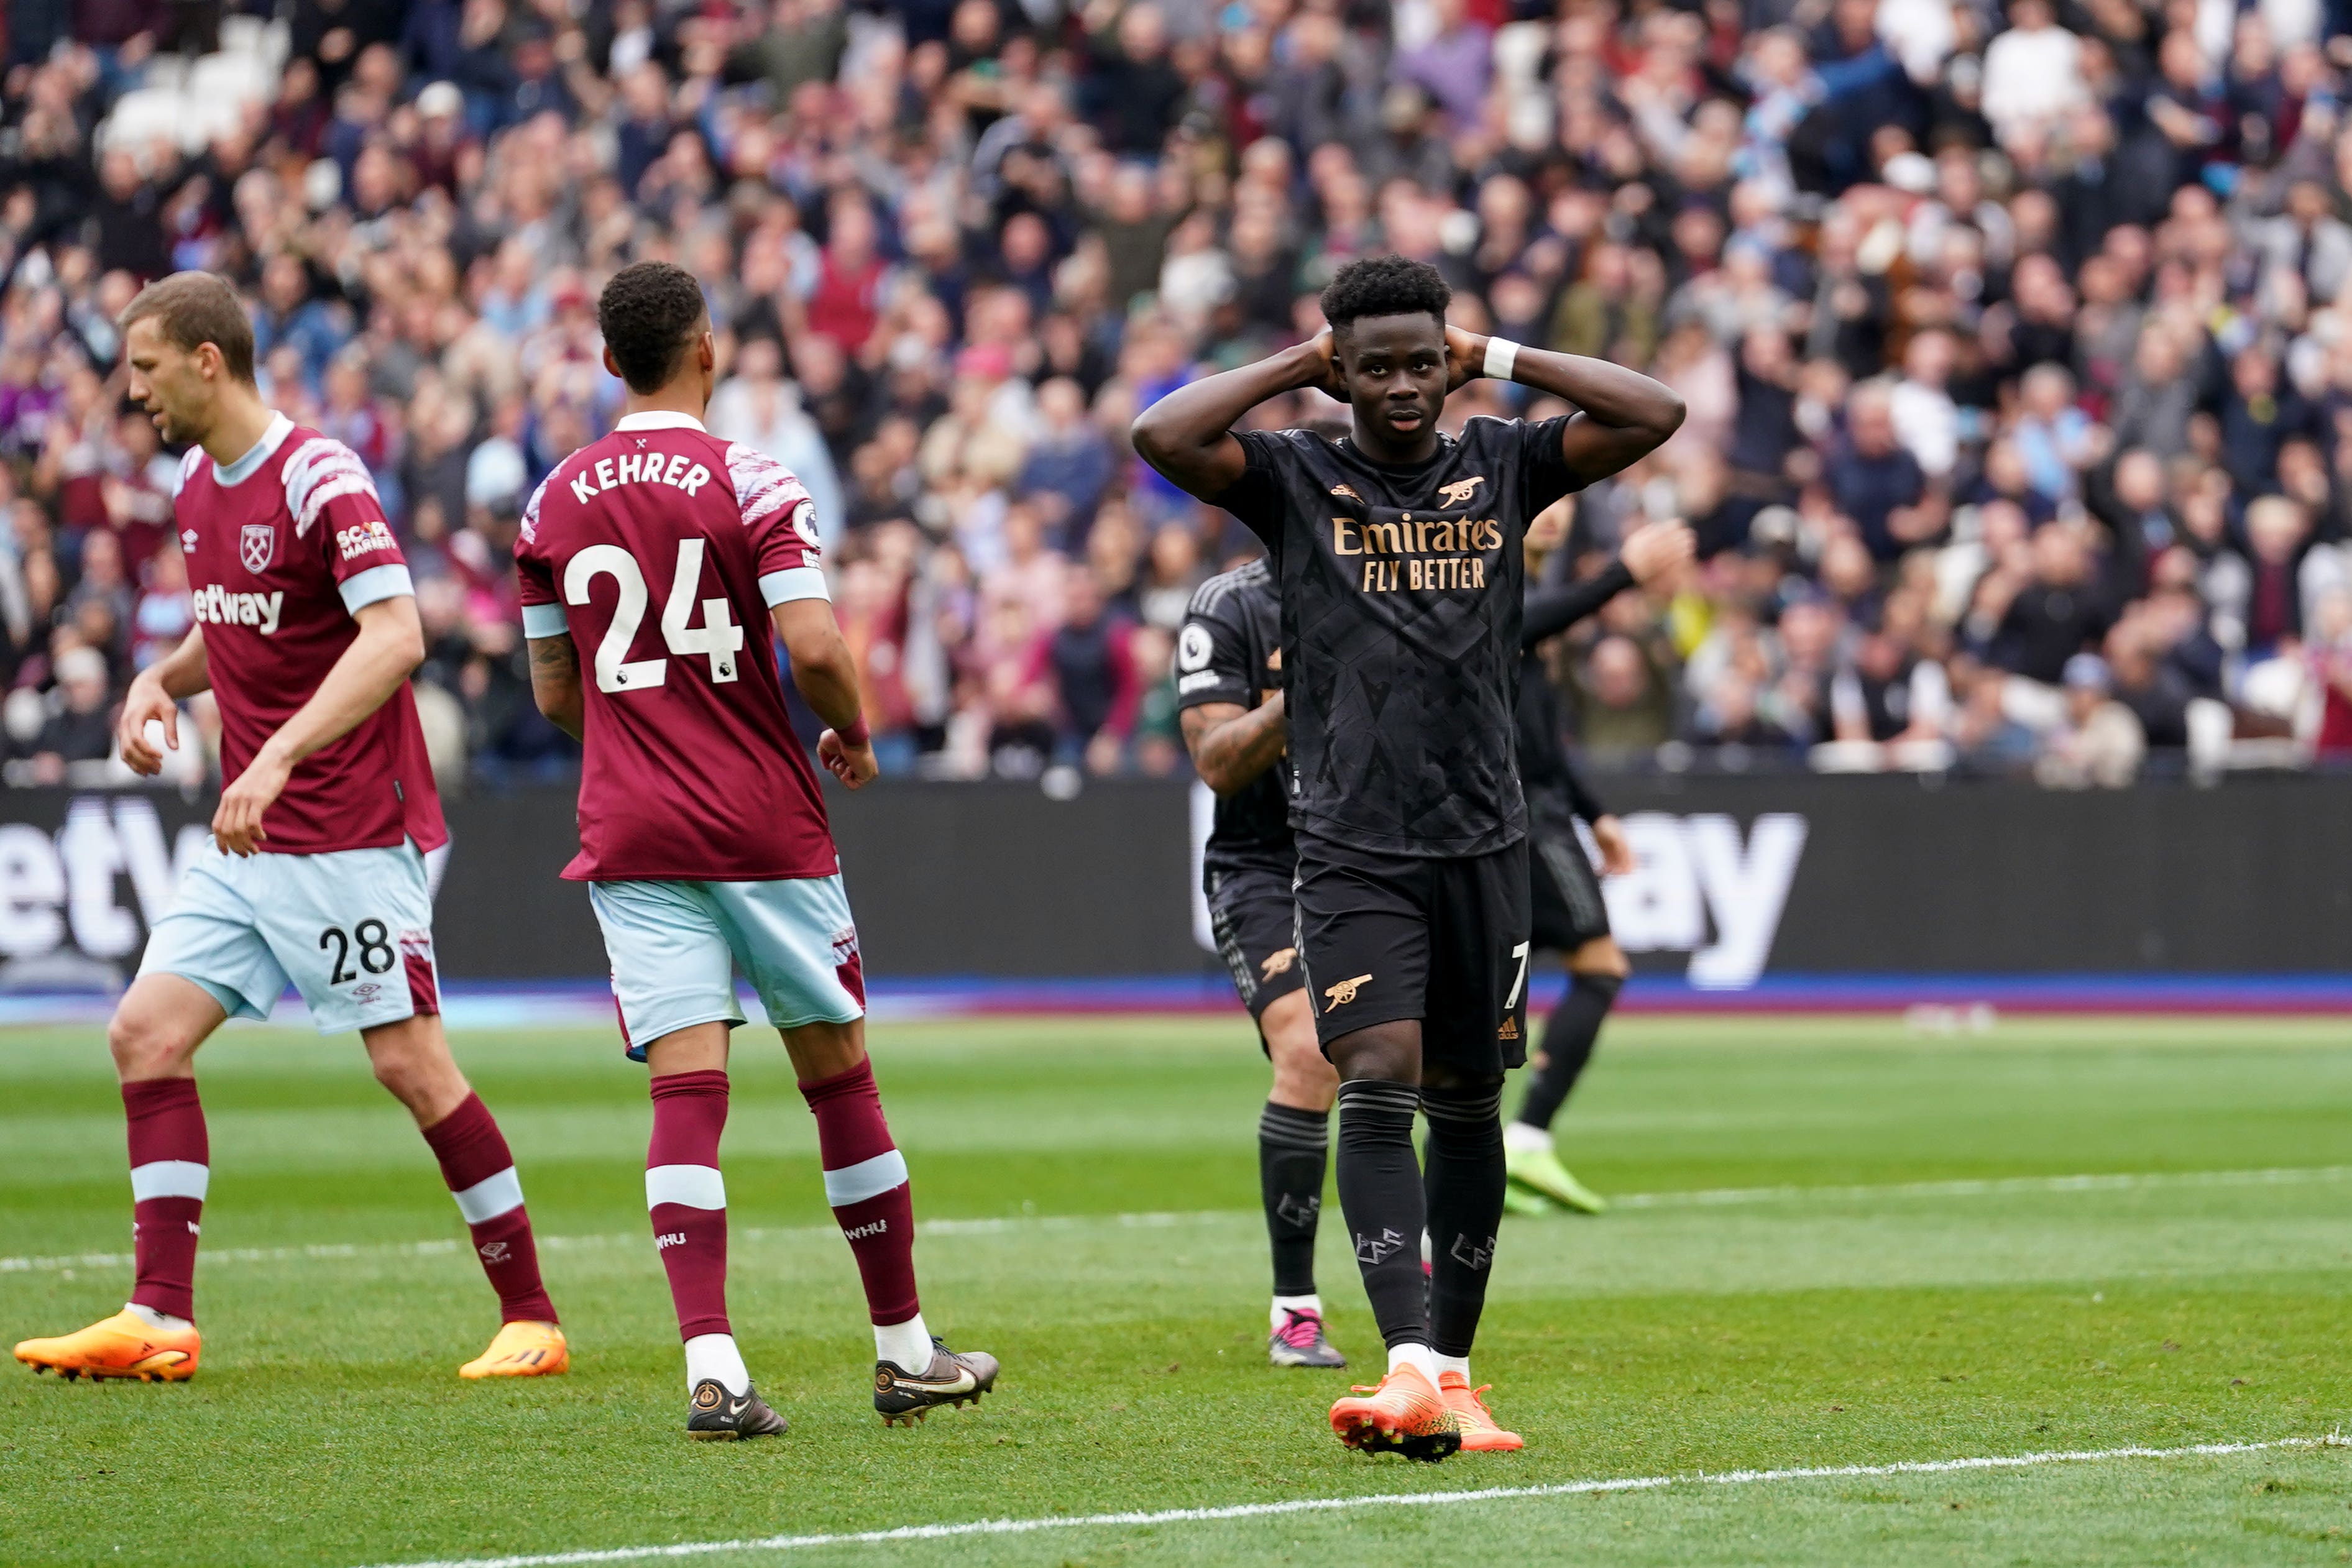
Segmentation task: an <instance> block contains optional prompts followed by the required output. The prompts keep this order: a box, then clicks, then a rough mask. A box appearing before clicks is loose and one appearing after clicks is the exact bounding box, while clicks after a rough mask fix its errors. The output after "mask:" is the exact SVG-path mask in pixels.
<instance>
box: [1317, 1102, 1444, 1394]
mask: <svg viewBox="0 0 2352 1568" xmlns="http://www.w3.org/2000/svg"><path fill="white" fill-rule="evenodd" d="M1420 1103H1421V1091H1420V1090H1418V1089H1416V1088H1414V1087H1413V1086H1412V1084H1410V1083H1396V1082H1390V1081H1389V1080H1387V1079H1380V1078H1359V1079H1356V1080H1354V1081H1352V1082H1347V1083H1342V1084H1340V1085H1339V1211H1340V1213H1342V1214H1343V1215H1345V1216H1346V1217H1347V1220H1348V1232H1349V1241H1350V1243H1351V1244H1352V1245H1353V1246H1354V1247H1355V1249H1356V1266H1357V1268H1358V1270H1360V1271H1361V1273H1362V1274H1363V1276H1364V1294H1365V1295H1367V1296H1369V1297H1370V1298H1371V1302H1372V1321H1373V1322H1377V1323H1379V1324H1380V1327H1381V1340H1382V1341H1383V1342H1385V1343H1387V1345H1388V1347H1389V1348H1390V1349H1391V1350H1393V1349H1395V1348H1396V1347H1397V1346H1398V1345H1401V1344H1427V1343H1429V1303H1428V1301H1427V1299H1426V1296H1425V1292H1424V1291H1423V1280H1422V1274H1421V1232H1422V1228H1423V1223H1424V1221H1425V1220H1426V1218H1427V1214H1426V1211H1425V1209H1424V1208H1423V1199H1422V1193H1421V1166H1420V1163H1419V1162H1418V1161H1417V1160H1416V1159H1415V1158H1414V1157H1413V1150H1412V1113H1413V1108H1414V1107H1415V1106H1417V1105H1418V1104H1420Z"/></svg>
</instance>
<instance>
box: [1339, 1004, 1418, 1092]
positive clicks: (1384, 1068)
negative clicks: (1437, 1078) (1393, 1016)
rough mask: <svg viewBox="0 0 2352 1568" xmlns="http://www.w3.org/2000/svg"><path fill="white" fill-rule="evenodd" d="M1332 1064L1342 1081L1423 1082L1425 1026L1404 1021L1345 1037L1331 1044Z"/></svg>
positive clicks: (1376, 1025) (1382, 1024)
mask: <svg viewBox="0 0 2352 1568" xmlns="http://www.w3.org/2000/svg"><path fill="white" fill-rule="evenodd" d="M1331 1064H1332V1066H1333V1067H1335V1068H1336V1069H1338V1071H1339V1078H1340V1081H1341V1082H1355V1081H1357V1080H1359V1079H1379V1080H1382V1081H1385V1082H1391V1083H1418V1082H1421V1024H1420V1021H1419V1020H1418V1019H1398V1020H1397V1021H1396V1022H1394V1023H1381V1024H1374V1025H1372V1026H1371V1027H1370V1028H1369V1029H1360V1030H1355V1031H1354V1032H1353V1033H1350V1034H1343V1035H1341V1036H1340V1037H1339V1039H1337V1040H1333V1041H1332V1042H1331Z"/></svg>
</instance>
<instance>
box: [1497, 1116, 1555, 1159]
mask: <svg viewBox="0 0 2352 1568" xmlns="http://www.w3.org/2000/svg"><path fill="white" fill-rule="evenodd" d="M1503 1147H1504V1148H1506V1149H1508V1150H1509V1151H1511V1152H1512V1153H1513V1154H1518V1153H1521V1152H1523V1151H1525V1150H1528V1149H1535V1150H1539V1151H1541V1152H1542V1153H1544V1154H1549V1153H1551V1131H1550V1129H1549V1128H1547V1127H1536V1126H1530V1125H1529V1124H1527V1123H1525V1122H1506V1123H1504V1124H1503Z"/></svg>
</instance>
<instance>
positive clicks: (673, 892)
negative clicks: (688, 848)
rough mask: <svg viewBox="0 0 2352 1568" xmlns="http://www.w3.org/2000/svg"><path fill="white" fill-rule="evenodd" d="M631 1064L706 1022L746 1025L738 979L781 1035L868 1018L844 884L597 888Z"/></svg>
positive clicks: (592, 891)
mask: <svg viewBox="0 0 2352 1568" xmlns="http://www.w3.org/2000/svg"><path fill="white" fill-rule="evenodd" d="M588 902H589V903H590V904H592V905H593V907H594V909H595V911H596V924H597V925H601V926H603V927H604V952H605V954H606V956H609V957H610V958H611V959H612V962H613V995H614V997H615V998H618V1000H619V1001H620V1004H621V1032H622V1035H623V1037H624V1038H625V1040H626V1041H627V1043H628V1047H629V1056H630V1059H631V1060H632V1061H644V1060H645V1059H646V1042H647V1041H649V1040H659V1039H660V1038H661V1037H662V1036H664V1035H666V1034H674V1033H676V1032H677V1030H682V1029H686V1028H688V1027H689V1026H691V1025H694V1024H698V1023H714V1022H715V1023H724V1024H726V1025H727V1026H728V1027H730V1029H731V1028H732V1027H734V1026H735V1025H737V1024H739V1023H741V1022H742V1021H743V1012H742V1009H740V1008H739V1007H738V1006H737V1005H736V1002H735V977H736V976H737V975H739V974H740V975H741V976H742V977H743V978H744V979H746V980H748V981H750V982H751V990H752V992H753V994H755V995H756V996H758V997H759V998H760V1005H761V1008H763V1009H766V1012H767V1015H768V1022H769V1023H770V1024H772V1025H773V1026H774V1027H776V1028H777V1029H796V1028H798V1027H799V1026H800V1025H802V1024H804V1023H848V1022H850V1021H852V1020H853V1019H861V1018H864V1017H865V1016H866V978H865V974H864V971H863V969H862V968H861V967H860V965H859V961H858V956H857V926H856V924H855V923H854V922H852V921H851V919H850V917H849V894H847V893H846V892H845V891H844V890H843V888H842V885H841V876H840V874H839V873H835V874H834V875H832V876H816V877H794V878H791V879H789V880H782V881H776V882H592V883H589V884H588Z"/></svg>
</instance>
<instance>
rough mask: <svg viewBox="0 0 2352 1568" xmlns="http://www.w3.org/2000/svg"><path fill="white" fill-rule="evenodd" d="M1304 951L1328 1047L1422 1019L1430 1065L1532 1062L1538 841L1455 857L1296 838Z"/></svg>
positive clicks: (1493, 1068) (1483, 1070) (1486, 1068)
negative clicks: (1531, 932)
mask: <svg viewBox="0 0 2352 1568" xmlns="http://www.w3.org/2000/svg"><path fill="white" fill-rule="evenodd" d="M1297 902H1298V949H1299V954H1300V956H1302V957H1303V958H1304V959H1305V960H1306V968H1307V986H1308V987H1309V988H1310V991H1311V994H1312V996H1313V998H1314V1001H1315V1029H1316V1032H1317V1034H1318V1036H1319V1037H1320V1038H1321V1040H1322V1041H1323V1043H1324V1045H1325V1046H1326V1047H1327V1048H1328V1046H1329V1045H1330V1043H1331V1042H1332V1041H1333V1040H1337V1039H1339V1037H1340V1036H1341V1035H1343V1034H1351V1033H1353V1032H1355V1031H1356V1030H1360V1029H1369V1028H1370V1027H1371V1026H1372V1025H1374V1024H1381V1023H1392V1022H1394V1021H1396V1020H1397V1019H1420V1020H1421V1053H1422V1061H1423V1063H1424V1064H1425V1065H1433V1066H1435V1065H1442V1066H1446V1067H1451V1068H1453V1069H1454V1070H1455V1071H1461V1072H1465V1073H1472V1074H1479V1075H1489V1074H1493V1073H1497V1072H1502V1071H1506V1070H1507V1069H1509V1068H1513V1067H1517V1066H1518V1065H1519V1064H1520V1063H1522V1062H1524V1061H1527V1057H1528V1051H1527V1029H1528V846H1527V841H1525V840H1521V841H1519V842H1517V843H1516V844H1513V845H1511V846H1510V847H1509V848H1507V849H1501V850H1496V851H1495V852H1493V853H1492V854H1484V855H1473V856H1468V857H1457V858H1454V859H1450V860H1441V859H1424V858H1422V857H1419V856H1412V855H1387V854H1375V853H1368V852H1362V851H1357V850H1349V849H1342V848H1340V847H1339V846H1338V845H1336V844H1332V843H1328V842H1327V841H1321V840H1310V839H1308V838H1306V837H1305V836H1303V835H1302V836H1301V838H1300V839H1299V841H1298V887H1297Z"/></svg>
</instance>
